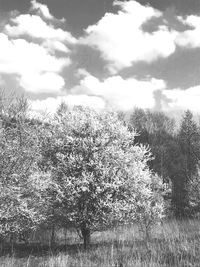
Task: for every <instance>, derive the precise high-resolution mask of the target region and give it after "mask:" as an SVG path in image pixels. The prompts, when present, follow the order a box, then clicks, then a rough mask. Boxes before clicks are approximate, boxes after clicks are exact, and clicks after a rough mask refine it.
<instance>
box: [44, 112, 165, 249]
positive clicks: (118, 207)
mask: <svg viewBox="0 0 200 267" xmlns="http://www.w3.org/2000/svg"><path fill="white" fill-rule="evenodd" d="M134 137H135V133H134V132H130V131H128V129H127V127H126V126H125V125H124V124H123V123H122V122H120V121H119V120H118V118H117V115H116V114H113V113H109V112H102V113H98V112H95V111H93V110H89V109H83V108H74V109H73V110H72V109H71V110H70V109H67V110H65V112H64V113H62V112H61V111H60V110H59V115H58V116H57V120H56V121H55V122H54V130H53V134H52V139H51V140H53V145H50V149H47V147H46V149H44V154H43V157H44V158H46V160H45V161H46V162H49V160H50V161H51V163H52V164H51V166H52V167H51V172H52V177H53V179H54V181H55V182H56V184H57V189H58V191H57V200H59V202H60V208H59V209H60V211H61V212H60V214H62V221H63V222H65V224H70V225H73V227H75V228H76V229H77V230H80V232H81V235H82V237H83V239H84V247H85V248H86V247H87V245H88V244H89V242H90V236H91V233H92V232H93V231H96V230H100V229H102V227H107V226H108V225H111V224H112V223H113V222H114V221H116V220H117V221H120V220H123V221H124V220H128V221H129V222H130V220H131V221H133V219H134V220H138V218H139V214H144V213H145V212H146V211H147V205H148V208H149V211H148V212H147V214H149V218H150V217H151V220H154V221H155V218H158V217H159V216H160V213H161V211H162V208H161V206H160V209H158V205H157V204H156V201H157V200H158V197H157V195H156V194H157V192H156V191H155V190H154V188H153V185H154V184H155V183H154V180H153V179H154V178H153V177H154V176H153V174H152V173H151V172H150V171H149V168H148V166H147V161H148V160H149V159H150V157H151V156H150V154H149V151H148V149H146V148H145V147H143V146H138V145H134ZM50 142H51V143H52V141H50ZM48 166H50V164H48ZM149 203H151V204H149ZM150 206H151V207H150ZM158 213H159V216H157V215H156V214H158ZM140 217H141V216H140ZM145 218H146V217H145ZM140 221H144V219H142V217H141V219H140Z"/></svg>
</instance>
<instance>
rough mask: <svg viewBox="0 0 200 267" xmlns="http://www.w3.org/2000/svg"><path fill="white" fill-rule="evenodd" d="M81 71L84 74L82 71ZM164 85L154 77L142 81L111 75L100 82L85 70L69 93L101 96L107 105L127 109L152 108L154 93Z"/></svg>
mask: <svg viewBox="0 0 200 267" xmlns="http://www.w3.org/2000/svg"><path fill="white" fill-rule="evenodd" d="M82 73H83V74H84V72H83V71H82ZM165 87H166V85H165V82H164V81H163V80H158V79H154V78H151V79H147V80H144V81H142V80H137V79H135V78H129V79H123V78H122V77H121V76H113V77H110V78H107V79H105V80H104V81H102V82H101V81H99V80H98V79H97V78H96V77H94V76H92V75H87V72H86V77H84V78H83V79H82V80H81V82H80V85H79V86H76V87H74V88H73V89H71V93H73V94H75V95H77V94H86V95H88V96H96V97H101V98H102V99H104V101H105V102H106V103H107V105H109V106H112V107H114V108H118V109H122V110H129V109H132V108H134V107H141V108H153V107H154V106H155V96H154V93H155V92H156V91H157V90H163V89H164V88H165Z"/></svg>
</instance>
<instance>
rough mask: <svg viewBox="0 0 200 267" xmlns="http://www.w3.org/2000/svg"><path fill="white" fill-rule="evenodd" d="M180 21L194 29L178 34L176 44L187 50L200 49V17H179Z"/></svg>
mask: <svg viewBox="0 0 200 267" xmlns="http://www.w3.org/2000/svg"><path fill="white" fill-rule="evenodd" d="M179 20H180V21H181V22H182V23H183V24H185V25H187V26H190V27H191V28H192V29H189V30H186V31H184V32H180V33H178V34H177V37H176V44H177V45H179V46H182V47H187V48H196V47H200V38H199V36H200V16H196V15H190V16H187V17H186V18H185V19H184V18H183V17H179Z"/></svg>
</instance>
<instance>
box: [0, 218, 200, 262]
mask: <svg viewBox="0 0 200 267" xmlns="http://www.w3.org/2000/svg"><path fill="white" fill-rule="evenodd" d="M75 248H76V249H70V246H68V247H67V248H66V251H63V252H62V253H61V252H59V253H58V254H54V255H52V254H50V253H49V254H48V255H44V256H31V255H30V256H29V257H25V258H17V257H16V256H12V257H2V258H0V266H1V267H37V266H38V267H125V266H126V267H133V266H134V267H137V266H138V267H139V266H140V267H145V266H146V267H147V266H148V267H151V266H152V267H154V266H155V267H156V266H157V267H158V266H159V267H162V266H163V267H167V266H169V267H173V266H180V267H188V266H196V267H199V266H200V225H199V221H198V220H190V221H182V222H177V221H171V222H167V223H164V224H163V225H162V226H159V227H156V228H155V229H154V230H153V232H152V237H151V240H146V241H145V240H144V239H143V237H142V235H141V233H139V231H138V229H137V227H123V228H117V229H115V230H112V231H107V232H103V233H96V234H94V235H93V238H92V245H91V247H90V248H89V249H88V250H87V251H84V250H83V249H82V247H80V246H79V247H75Z"/></svg>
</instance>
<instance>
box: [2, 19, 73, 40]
mask: <svg viewBox="0 0 200 267" xmlns="http://www.w3.org/2000/svg"><path fill="white" fill-rule="evenodd" d="M11 22H12V23H14V24H15V26H11V25H10V24H7V25H6V26H5V33H6V34H8V35H9V36H11V37H19V36H24V35H28V36H30V37H32V38H39V39H42V40H49V41H50V40H51V41H60V42H67V43H72V44H74V43H75V42H76V39H75V38H74V37H73V36H72V35H71V33H70V32H67V31H64V30H62V29H61V28H57V29H56V28H54V26H53V25H48V24H47V23H46V22H45V21H44V20H42V19H41V18H40V17H39V16H37V15H30V14H21V15H19V16H17V17H15V18H12V19H11Z"/></svg>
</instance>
